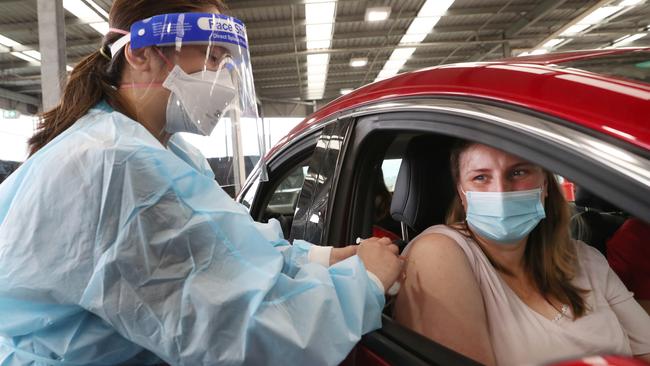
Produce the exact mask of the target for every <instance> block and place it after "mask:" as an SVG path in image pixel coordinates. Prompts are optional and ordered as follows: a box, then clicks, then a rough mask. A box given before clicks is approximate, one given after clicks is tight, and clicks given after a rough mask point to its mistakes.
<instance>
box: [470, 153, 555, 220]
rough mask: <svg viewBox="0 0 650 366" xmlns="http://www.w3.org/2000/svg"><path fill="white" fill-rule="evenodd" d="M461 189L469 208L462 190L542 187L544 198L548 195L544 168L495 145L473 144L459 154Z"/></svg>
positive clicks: (520, 189) (509, 189) (511, 189)
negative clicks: (496, 147) (494, 146)
mask: <svg viewBox="0 0 650 366" xmlns="http://www.w3.org/2000/svg"><path fill="white" fill-rule="evenodd" d="M458 188H459V195H460V197H461V199H462V201H463V206H464V207H465V209H467V203H466V200H465V195H464V194H463V193H462V191H460V189H462V190H463V191H465V192H468V191H474V192H510V191H525V190H530V189H536V188H542V198H546V177H545V173H544V170H542V168H541V167H539V166H537V165H535V164H532V163H529V162H527V161H526V160H523V159H521V158H519V157H517V156H514V155H511V154H508V153H506V152H504V151H501V150H499V149H495V148H493V147H489V146H485V145H480V144H474V145H471V146H470V147H469V148H467V149H466V150H465V151H463V152H462V153H461V154H460V157H459V187H458ZM542 201H543V200H542Z"/></svg>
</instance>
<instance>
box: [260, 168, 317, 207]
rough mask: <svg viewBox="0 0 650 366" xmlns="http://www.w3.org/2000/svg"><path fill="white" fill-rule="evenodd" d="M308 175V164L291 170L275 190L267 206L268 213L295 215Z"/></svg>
mask: <svg viewBox="0 0 650 366" xmlns="http://www.w3.org/2000/svg"><path fill="white" fill-rule="evenodd" d="M306 175H307V165H303V166H299V167H297V168H295V169H294V170H293V171H291V173H290V174H289V175H288V176H287V177H285V178H284V180H282V181H281V182H280V184H279V185H278V187H277V188H276V189H275V192H273V195H272V196H271V199H270V200H269V204H268V206H267V207H266V211H267V213H278V214H282V215H293V211H294V209H295V208H296V203H297V202H298V197H299V196H300V191H301V190H302V184H303V182H304V181H305V176H306Z"/></svg>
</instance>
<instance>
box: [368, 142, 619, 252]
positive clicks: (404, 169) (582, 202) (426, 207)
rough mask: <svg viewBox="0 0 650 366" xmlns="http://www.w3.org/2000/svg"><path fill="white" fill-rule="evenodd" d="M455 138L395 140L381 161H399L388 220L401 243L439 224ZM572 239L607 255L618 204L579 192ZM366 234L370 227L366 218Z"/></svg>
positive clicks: (450, 190)
mask: <svg viewBox="0 0 650 366" xmlns="http://www.w3.org/2000/svg"><path fill="white" fill-rule="evenodd" d="M455 140H456V139H455V138H453V137H449V136H443V135H433V134H423V135H415V136H413V135H409V136H407V138H404V137H403V136H402V137H396V138H395V140H394V142H393V143H392V144H391V145H390V147H389V148H388V149H387V151H386V155H385V156H384V159H396V158H400V159H401V166H400V168H399V173H398V175H397V179H396V181H395V185H394V191H393V192H392V200H391V205H390V214H391V218H392V219H393V220H394V221H395V222H397V223H398V224H399V225H400V232H399V233H397V234H398V235H400V236H401V237H402V239H403V240H404V241H405V242H409V241H410V240H413V238H415V237H416V236H417V235H418V234H419V233H421V232H422V231H423V230H425V229H426V228H428V227H430V226H432V225H436V224H443V223H444V222H445V218H446V215H447V211H448V208H449V206H450V204H451V202H452V200H453V198H454V195H455V194H456V192H455V190H454V185H453V181H452V178H451V176H450V173H449V150H450V148H451V146H452V145H453V143H454V141H455ZM570 204H571V206H572V208H573V211H574V215H573V218H572V225H571V226H572V227H571V231H572V236H573V237H574V238H575V239H578V240H582V241H584V242H585V243H587V244H589V245H591V246H593V247H595V248H597V249H598V250H599V251H600V252H601V253H603V254H606V242H607V240H608V239H609V238H610V237H611V236H612V235H613V234H614V233H615V232H616V230H617V229H618V228H619V227H620V226H621V225H622V224H623V222H624V221H625V220H626V219H627V218H628V217H629V215H628V214H626V213H625V212H623V211H622V210H621V209H619V208H617V207H616V206H614V205H612V204H610V203H608V202H607V201H605V200H603V199H601V198H599V197H598V196H596V195H594V194H592V193H590V192H589V191H587V190H586V189H584V188H578V189H577V192H576V199H575V202H571V203H570ZM368 216H369V217H368V219H367V220H366V224H365V225H364V232H367V231H368V227H369V226H370V225H371V223H370V216H371V215H368Z"/></svg>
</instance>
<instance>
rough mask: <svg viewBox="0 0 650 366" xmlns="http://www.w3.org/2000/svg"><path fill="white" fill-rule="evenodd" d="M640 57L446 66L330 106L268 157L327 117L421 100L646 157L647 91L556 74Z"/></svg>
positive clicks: (588, 54) (637, 85)
mask: <svg viewBox="0 0 650 366" xmlns="http://www.w3.org/2000/svg"><path fill="white" fill-rule="evenodd" d="M643 51H645V52H647V51H650V48H638V49H623V50H621V49H618V50H596V51H583V52H572V53H563V54H551V55H542V56H531V57H521V58H516V59H509V60H503V61H498V62H485V63H461V64H451V65H443V66H437V67H433V68H429V69H423V70H419V71H413V72H408V73H404V74H401V75H398V76H395V77H393V78H390V79H387V80H383V81H379V82H376V83H372V84H369V85H366V86H364V87H362V88H360V89H357V90H355V91H354V92H352V93H350V94H348V95H345V96H343V97H341V98H338V99H336V100H334V101H333V102H331V103H329V104H328V105H326V106H325V107H323V108H322V109H320V110H318V111H317V112H316V113H314V114H313V115H311V116H310V117H307V118H306V119H305V120H304V121H303V122H301V123H300V124H299V125H298V126H296V127H295V128H294V129H293V130H292V131H291V132H290V133H289V135H287V136H286V137H285V138H284V139H282V140H281V141H280V142H279V143H278V144H277V145H276V146H275V148H274V149H273V150H272V151H271V153H273V151H275V150H276V149H280V148H281V147H282V146H283V145H284V144H286V143H287V142H288V141H290V140H291V139H292V138H293V137H295V136H296V135H298V134H300V133H301V132H302V131H303V130H305V129H306V128H309V127H310V126H312V125H314V124H317V123H319V122H321V121H323V120H324V119H325V118H326V117H328V116H331V115H334V114H336V113H339V112H342V111H345V110H349V109H353V108H356V107H360V106H363V105H365V104H369V103H373V102H380V101H388V100H395V99H397V98H403V97H419V96H429V97H449V96H455V97H470V98H480V99H485V100H490V101H496V102H503V103H507V104H510V105H515V106H521V107H525V108H527V109H530V110H534V111H537V112H541V113H544V114H547V115H551V116H555V117H559V118H561V119H563V120H565V121H568V122H570V123H575V124H576V125H579V126H582V127H586V128H587V129H590V130H593V131H596V132H600V133H603V134H607V135H610V136H613V137H615V138H617V139H619V140H622V141H625V142H628V143H630V144H633V145H636V146H638V147H640V148H642V149H645V150H650V84H646V83H643V82H636V81H633V80H627V79H622V78H616V77H611V76H606V75H600V74H595V73H591V72H587V71H582V70H577V69H568V68H562V67H558V66H557V65H560V66H561V64H562V63H565V62H569V61H576V60H584V59H589V58H594V57H597V56H603V55H612V54H618V53H625V52H643Z"/></svg>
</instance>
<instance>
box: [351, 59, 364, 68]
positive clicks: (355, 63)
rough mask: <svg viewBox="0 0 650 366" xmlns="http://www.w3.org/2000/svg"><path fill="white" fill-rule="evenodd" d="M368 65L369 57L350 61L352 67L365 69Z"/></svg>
mask: <svg viewBox="0 0 650 366" xmlns="http://www.w3.org/2000/svg"><path fill="white" fill-rule="evenodd" d="M367 64H368V58H367V57H353V58H351V59H350V66H352V67H364V66H366V65H367Z"/></svg>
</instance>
